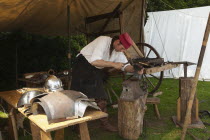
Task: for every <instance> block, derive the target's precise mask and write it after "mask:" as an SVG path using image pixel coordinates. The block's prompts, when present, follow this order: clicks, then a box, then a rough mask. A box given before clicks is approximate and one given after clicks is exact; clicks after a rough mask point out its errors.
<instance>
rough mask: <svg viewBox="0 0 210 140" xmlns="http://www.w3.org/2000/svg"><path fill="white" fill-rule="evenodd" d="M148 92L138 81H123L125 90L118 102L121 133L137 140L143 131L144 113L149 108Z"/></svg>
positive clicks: (130, 139) (125, 136)
mask: <svg viewBox="0 0 210 140" xmlns="http://www.w3.org/2000/svg"><path fill="white" fill-rule="evenodd" d="M146 98H147V93H146V92H144V91H142V90H141V89H140V87H139V83H138V81H126V82H124V83H123V92H122V94H121V97H120V100H119V102H118V129H119V135H120V136H121V137H123V138H125V139H129V140H136V139H138V138H139V136H140V135H141V133H142V128H143V118H144V113H145V111H146V109H147V106H146V105H145V104H146Z"/></svg>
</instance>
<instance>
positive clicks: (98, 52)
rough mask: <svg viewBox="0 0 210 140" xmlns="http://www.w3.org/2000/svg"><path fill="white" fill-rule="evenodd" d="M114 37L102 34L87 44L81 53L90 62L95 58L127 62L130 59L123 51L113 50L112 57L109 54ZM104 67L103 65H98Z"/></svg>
mask: <svg viewBox="0 0 210 140" xmlns="http://www.w3.org/2000/svg"><path fill="white" fill-rule="evenodd" d="M111 41H112V38H110V37H108V36H100V37H98V38H96V39H95V40H93V41H92V42H90V43H89V44H88V45H86V46H85V47H84V48H83V49H82V50H81V51H80V53H81V54H82V55H83V56H84V57H85V58H86V59H87V61H88V62H89V63H91V62H93V61H95V60H104V61H111V62H121V63H127V62H128V60H127V58H126V57H125V55H124V54H123V53H122V52H116V51H115V50H113V52H112V54H111V57H110V56H109V54H110V53H109V51H110V44H111ZM97 68H100V69H101V68H103V67H97Z"/></svg>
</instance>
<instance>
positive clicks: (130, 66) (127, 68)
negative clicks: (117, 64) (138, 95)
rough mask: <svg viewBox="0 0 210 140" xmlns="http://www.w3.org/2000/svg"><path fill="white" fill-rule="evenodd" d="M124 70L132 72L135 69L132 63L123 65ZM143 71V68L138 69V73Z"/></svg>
mask: <svg viewBox="0 0 210 140" xmlns="http://www.w3.org/2000/svg"><path fill="white" fill-rule="evenodd" d="M125 71H126V72H131V73H133V72H134V71H135V70H134V68H133V66H132V65H128V66H126V67H125ZM143 73H144V68H142V69H141V70H139V71H138V74H143Z"/></svg>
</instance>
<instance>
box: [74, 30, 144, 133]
mask: <svg viewBox="0 0 210 140" xmlns="http://www.w3.org/2000/svg"><path fill="white" fill-rule="evenodd" d="M131 44H132V40H131V38H130V36H129V35H128V33H125V34H122V35H120V36H115V37H113V38H110V37H107V36H100V37H98V38H96V39H95V40H93V41H92V42H91V43H89V44H88V45H87V46H85V47H84V48H83V49H82V50H81V51H80V54H78V56H77V58H76V62H75V65H74V67H73V70H72V83H71V89H72V90H76V91H80V92H82V93H84V94H85V95H87V96H88V98H94V99H96V103H97V105H98V106H99V107H100V108H101V110H102V111H104V112H107V109H106V105H107V102H106V100H107V98H108V97H107V94H106V92H105V89H104V86H103V83H104V79H105V74H104V73H103V71H102V70H101V69H102V68H106V67H109V68H115V69H118V70H122V71H126V72H134V68H133V66H131V65H130V64H129V63H128V60H127V58H126V57H125V55H124V54H123V52H124V51H125V50H126V49H128V48H129V47H130V46H131ZM138 73H139V74H142V73H143V70H141V71H138ZM101 122H102V125H103V127H104V128H105V129H106V130H109V131H117V129H116V127H114V126H112V125H111V124H110V123H109V122H108V118H103V119H101Z"/></svg>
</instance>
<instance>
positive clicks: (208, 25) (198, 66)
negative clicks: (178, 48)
mask: <svg viewBox="0 0 210 140" xmlns="http://www.w3.org/2000/svg"><path fill="white" fill-rule="evenodd" d="M209 32H210V13H209V17H208V22H207V25H206V30H205V34H204V38H203V43H202V47H201V51H200V55H199V59H198V64H197V68H196V72H195V77H194V82H193V87H192V91H191V93H190V98H189V101H188V105H187V111H186V116H185V120H184V124H183V129H182V135H181V140H184V139H185V135H186V131H187V127H188V124H189V117H190V116H191V110H192V105H193V100H194V97H195V91H196V87H197V83H198V78H199V74H200V70H201V66H202V62H203V57H204V54H205V50H206V44H207V41H208V38H209Z"/></svg>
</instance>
